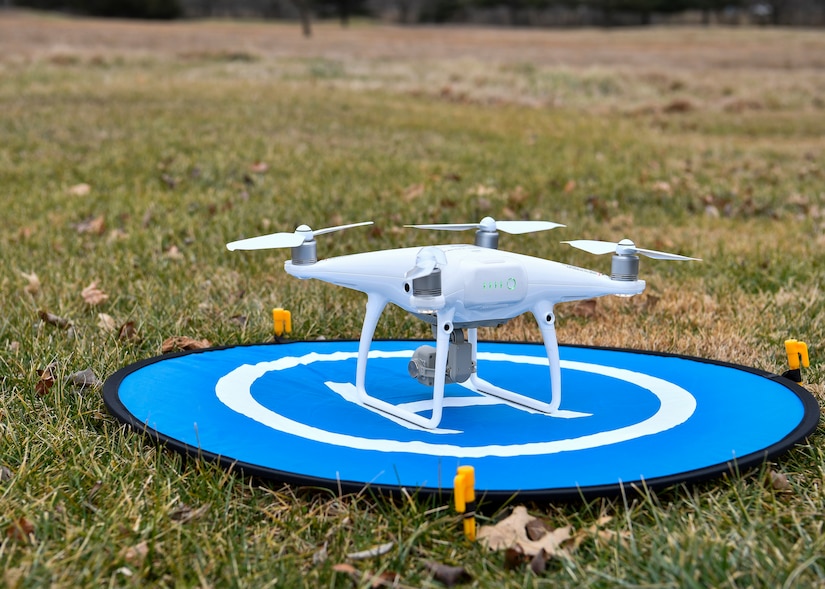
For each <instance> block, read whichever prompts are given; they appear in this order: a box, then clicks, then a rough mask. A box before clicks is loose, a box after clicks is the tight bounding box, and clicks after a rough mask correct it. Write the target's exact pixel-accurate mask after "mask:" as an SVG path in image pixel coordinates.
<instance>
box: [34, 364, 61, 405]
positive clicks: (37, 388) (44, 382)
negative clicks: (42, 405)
mask: <svg viewBox="0 0 825 589" xmlns="http://www.w3.org/2000/svg"><path fill="white" fill-rule="evenodd" d="M55 372H57V362H52V363H51V364H49V365H48V366H46V367H45V368H44V369H43V370H38V371H37V374H38V376H39V377H40V378H39V379H38V381H37V384H36V385H34V392H35V393H36V394H37V395H39V396H41V397H42V396H43V395H45V394H46V393H48V392H49V391H50V390H51V388H52V387H53V386H54V383H55V381H56V379H55Z"/></svg>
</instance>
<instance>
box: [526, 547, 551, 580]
mask: <svg viewBox="0 0 825 589" xmlns="http://www.w3.org/2000/svg"><path fill="white" fill-rule="evenodd" d="M530 570H531V571H533V572H534V573H535V574H537V575H541V574H542V573H544V571H545V570H547V553H546V552H545V551H544V548H542V549H541V550H539V551H538V552H537V553H536V555H535V556H534V557H533V558H532V560H530Z"/></svg>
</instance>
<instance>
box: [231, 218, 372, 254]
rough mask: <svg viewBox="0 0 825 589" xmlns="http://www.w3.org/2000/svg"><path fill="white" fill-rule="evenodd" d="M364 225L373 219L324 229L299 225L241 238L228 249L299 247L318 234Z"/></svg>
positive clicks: (370, 223) (370, 222) (369, 223)
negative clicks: (282, 231) (290, 230)
mask: <svg viewBox="0 0 825 589" xmlns="http://www.w3.org/2000/svg"><path fill="white" fill-rule="evenodd" d="M363 225H372V221H364V222H362V223H351V224H349V225H338V226H337V227H325V228H324V229H316V230H315V231H313V230H312V229H310V228H309V227H308V226H307V225H299V226H298V228H297V229H296V230H295V231H294V232H293V233H271V234H269V235H260V236H258V237H250V238H248V239H240V240H238V241H233V242H231V243H227V244H226V249H228V250H230V251H235V250H265V249H273V248H284V247H298V246H300V245H302V244H303V243H305V242H307V241H312V239H313V238H314V237H315V236H317V235H323V234H325V233H332V232H333V231H341V230H342V229H349V228H350V227H361V226H363Z"/></svg>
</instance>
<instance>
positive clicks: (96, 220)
mask: <svg viewBox="0 0 825 589" xmlns="http://www.w3.org/2000/svg"><path fill="white" fill-rule="evenodd" d="M74 228H75V231H77V232H78V233H89V234H91V235H103V233H104V232H105V231H106V217H104V216H103V215H98V216H97V217H90V218H88V219H84V220H83V221H81V222H80V223H76V224H75V225H74Z"/></svg>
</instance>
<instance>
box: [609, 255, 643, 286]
mask: <svg viewBox="0 0 825 589" xmlns="http://www.w3.org/2000/svg"><path fill="white" fill-rule="evenodd" d="M610 279H611V280H618V281H621V282H633V281H634V280H638V279H639V256H637V255H635V254H614V255H613V261H612V263H611V265H610Z"/></svg>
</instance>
